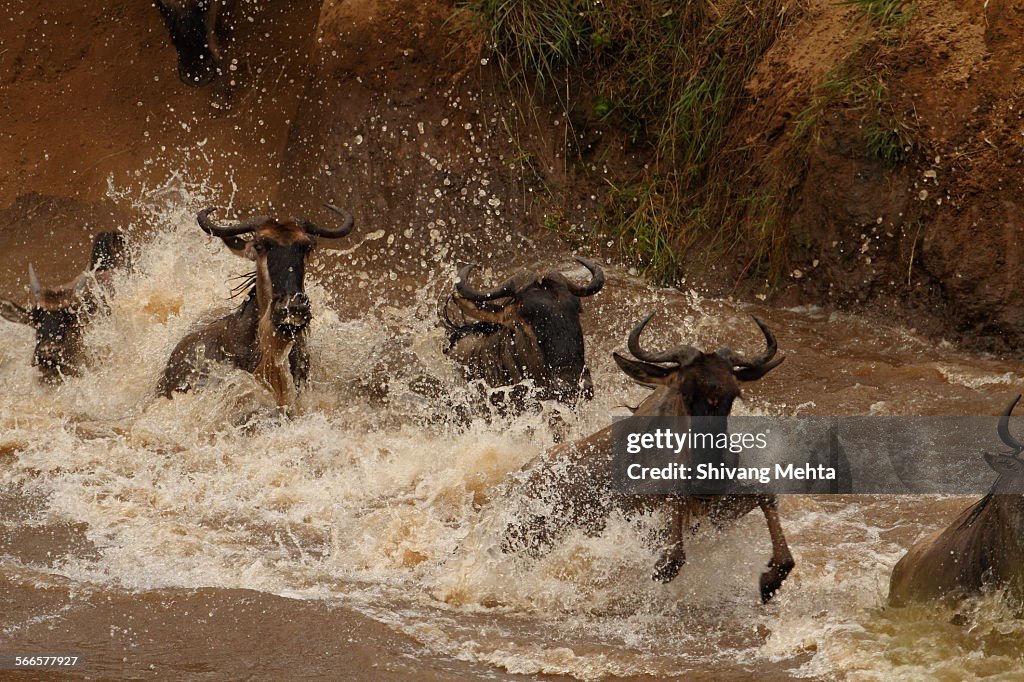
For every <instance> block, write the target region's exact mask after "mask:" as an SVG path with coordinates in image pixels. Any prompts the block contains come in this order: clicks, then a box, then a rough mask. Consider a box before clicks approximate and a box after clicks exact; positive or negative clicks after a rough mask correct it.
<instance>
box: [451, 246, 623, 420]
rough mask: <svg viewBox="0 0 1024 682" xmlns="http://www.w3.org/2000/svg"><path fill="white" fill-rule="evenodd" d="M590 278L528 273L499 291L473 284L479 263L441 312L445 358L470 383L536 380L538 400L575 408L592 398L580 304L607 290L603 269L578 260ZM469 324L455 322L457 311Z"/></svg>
mask: <svg viewBox="0 0 1024 682" xmlns="http://www.w3.org/2000/svg"><path fill="white" fill-rule="evenodd" d="M576 260H577V261H578V262H580V263H581V264H583V266H584V267H586V268H587V269H588V270H589V271H590V274H591V277H590V282H589V283H587V284H585V285H583V286H580V285H577V284H573V283H572V282H570V281H569V280H568V279H566V277H565V275H563V274H562V273H560V272H557V271H554V270H552V271H550V272H548V273H546V274H544V275H542V276H538V275H537V274H536V273H533V272H530V271H528V270H522V271H520V272H518V273H517V274H516V275H514V276H512V277H510V278H508V279H507V280H505V282H504V283H503V284H501V285H500V286H497V287H495V288H493V289H487V290H479V289H476V288H474V287H473V286H471V285H470V283H469V273H470V272H471V271H472V269H473V267H474V266H473V265H467V266H465V267H464V268H462V269H461V270H460V271H459V279H458V282H457V283H456V284H455V291H456V293H454V294H452V295H451V296H450V297H449V298H448V300H447V301H446V303H445V305H444V306H443V307H442V310H441V322H442V324H443V325H444V327H445V329H446V331H447V332H448V347H447V348H446V349H445V353H446V354H447V355H449V356H451V357H452V358H454V359H455V360H456V362H457V363H458V364H459V366H460V368H461V369H462V372H463V374H464V376H465V377H466V378H467V379H469V380H474V379H482V380H483V381H484V382H485V383H486V384H487V385H489V386H491V387H493V388H498V387H502V386H513V385H515V384H518V383H520V382H522V381H524V380H531V381H533V383H534V386H535V387H536V388H537V389H538V390H537V393H536V397H537V398H538V399H540V400H549V399H554V400H560V401H562V402H568V403H572V402H575V401H577V400H579V399H580V398H584V399H589V398H591V397H593V392H594V387H593V384H592V383H591V380H590V370H589V369H588V368H587V365H586V362H585V358H584V353H583V328H582V327H581V326H580V308H581V305H580V299H581V298H584V297H586V296H593V295H594V294H596V293H597V292H599V291H600V290H601V287H603V286H604V273H603V272H602V270H601V267H600V266H599V265H598V264H597V263H595V262H594V261H592V260H590V259H589V258H577V259H576ZM453 305H454V306H455V307H456V308H457V309H458V311H460V313H461V316H462V317H463V320H462V321H461V322H456V321H453V319H452V312H451V310H450V308H451V306H453Z"/></svg>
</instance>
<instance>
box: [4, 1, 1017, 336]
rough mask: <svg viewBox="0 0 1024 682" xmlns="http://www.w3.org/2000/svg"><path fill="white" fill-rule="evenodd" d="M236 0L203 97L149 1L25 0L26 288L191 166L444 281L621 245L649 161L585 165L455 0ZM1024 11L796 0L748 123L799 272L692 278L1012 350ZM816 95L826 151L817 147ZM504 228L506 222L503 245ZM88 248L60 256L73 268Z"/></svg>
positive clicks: (18, 163) (637, 156) (11, 287)
mask: <svg viewBox="0 0 1024 682" xmlns="http://www.w3.org/2000/svg"><path fill="white" fill-rule="evenodd" d="M240 7H241V11H240V13H239V15H238V20H237V21H236V22H235V23H236V28H235V30H234V32H233V36H234V46H235V51H234V53H233V58H234V59H236V60H237V63H236V64H234V69H235V70H233V71H231V75H230V78H229V79H225V81H222V82H221V83H220V84H217V85H215V86H212V87H207V88H200V89H196V88H189V87H186V86H184V85H183V84H182V83H180V82H179V81H178V79H177V76H176V73H175V69H174V67H175V54H174V50H173V48H172V47H171V45H170V41H169V40H168V38H167V35H166V32H165V29H164V26H163V24H162V22H161V20H160V17H159V14H158V13H157V12H156V11H155V9H154V8H152V7H149V6H148V5H147V4H146V3H133V2H122V3H117V2H115V3H105V5H104V6H103V7H102V8H92V9H89V10H87V11H82V10H80V9H77V10H74V11H73V10H70V9H47V8H41V7H37V6H34V5H31V4H30V3H25V2H20V1H19V2H16V3H15V8H14V11H12V12H11V19H12V21H11V23H10V25H8V26H7V27H5V37H4V38H3V41H4V43H3V49H0V68H2V69H3V72H4V74H5V83H4V86H5V90H6V92H7V93H9V94H8V96H6V97H5V98H4V100H3V102H2V103H0V115H2V117H3V120H4V122H5V126H4V133H3V135H2V136H0V152H2V154H3V157H4V158H5V159H10V160H11V161H10V162H9V163H7V164H5V166H4V168H3V169H2V170H0V203H2V204H3V206H4V207H6V211H5V216H4V217H5V221H4V225H5V226H6V227H5V229H4V233H5V235H6V236H0V238H2V239H4V240H5V242H4V243H5V244H6V245H7V246H8V247H9V249H8V251H7V253H8V256H7V257H6V258H5V262H4V264H3V266H4V267H5V268H9V269H8V270H7V272H8V275H9V276H7V277H5V279H4V285H3V286H4V287H5V289H4V291H5V292H7V293H13V292H14V291H15V290H20V287H22V286H23V285H24V281H23V280H24V275H23V273H24V272H25V267H26V265H27V261H26V259H25V258H24V257H22V256H20V255H19V251H18V248H17V244H18V243H22V244H23V243H24V241H25V239H26V236H27V235H35V234H38V230H39V229H42V228H40V227H39V225H42V224H43V223H46V224H47V225H48V226H49V228H48V229H49V230H55V231H56V232H55V233H54V234H55V235H57V236H58V237H59V238H60V240H61V241H62V242H66V244H67V248H69V249H77V248H79V247H80V246H81V245H82V244H84V243H85V242H86V240H87V238H88V234H90V233H91V232H95V231H96V230H99V229H107V228H109V227H111V226H113V225H122V226H125V225H135V226H136V227H137V228H139V229H141V230H145V229H148V228H149V227H150V226H148V225H146V224H145V222H146V218H145V217H144V216H139V215H137V214H136V215H132V214H131V212H130V211H127V212H126V211H125V208H124V206H123V202H122V205H121V206H118V202H117V201H116V200H112V199H111V196H110V195H111V187H116V190H117V191H118V192H121V193H128V194H132V193H138V192H140V191H143V190H152V189H154V188H156V187H159V186H160V185H161V183H163V182H165V181H166V180H167V179H168V178H170V177H172V176H174V175H175V174H177V175H178V176H181V177H184V178H202V180H203V183H204V184H205V185H206V186H207V187H208V188H212V191H210V190H209V189H208V190H207V192H208V194H209V199H210V200H211V201H216V202H219V203H222V204H225V205H228V204H230V205H231V206H232V207H233V208H236V209H238V211H239V212H240V213H245V212H246V211H250V210H264V209H265V208H266V207H268V206H274V207H277V208H279V209H280V210H282V211H285V212H315V211H316V207H317V205H318V203H319V201H321V200H323V199H333V200H335V201H339V202H343V203H347V205H348V206H349V207H350V208H351V210H352V211H353V212H354V213H355V214H356V215H357V216H358V217H359V218H360V223H361V226H362V227H364V228H366V234H369V235H371V237H373V236H375V235H376V234H378V232H379V231H380V230H384V231H385V232H386V235H387V236H383V233H381V235H382V236H381V238H382V239H384V240H385V241H386V243H385V244H383V246H385V247H386V248H384V249H376V250H375V251H376V252H375V253H374V254H373V259H374V260H375V261H376V262H377V263H378V264H381V265H383V264H385V263H386V264H387V266H388V268H387V272H386V273H385V274H387V275H388V276H389V277H390V276H391V275H392V274H394V276H395V277H396V278H397V277H399V276H404V275H405V274H408V275H410V276H412V275H418V276H425V275H426V274H427V273H429V272H431V271H432V270H434V269H435V268H436V267H437V263H438V262H439V254H440V260H445V259H448V258H449V257H454V256H455V255H456V254H458V255H460V256H461V258H462V259H464V260H480V259H487V258H488V257H492V258H494V257H499V258H501V259H507V258H513V259H515V258H517V257H518V258H519V259H520V260H529V257H528V256H529V254H530V253H536V252H537V249H538V248H541V249H542V248H543V245H544V244H556V245H568V246H571V245H572V244H573V243H580V242H583V243H586V245H587V248H588V249H590V250H592V251H594V250H597V251H602V250H604V251H605V253H606V254H610V253H612V252H613V251H614V250H613V249H609V248H608V246H609V244H608V243H607V242H605V241H603V240H602V239H600V238H595V237H594V235H593V231H594V230H595V226H596V225H597V222H598V220H597V218H598V215H599V213H600V209H601V207H602V205H603V204H604V201H605V197H606V195H607V191H608V187H609V183H612V184H617V183H619V184H621V183H624V182H626V181H627V180H628V179H629V178H630V177H634V176H635V174H636V172H638V170H639V169H641V168H642V167H643V164H644V162H645V161H646V160H647V159H646V156H645V154H646V152H645V151H644V149H643V148H642V146H639V147H638V146H634V145H631V144H630V143H629V141H628V140H627V139H626V137H625V136H624V135H623V134H621V133H617V132H616V131H615V130H614V129H608V127H607V126H603V125H602V126H595V127H592V128H588V129H586V130H585V131H584V132H583V134H584V135H586V136H589V138H588V139H587V140H586V141H585V142H586V145H587V150H588V154H589V155H590V158H591V159H594V158H596V159H600V162H598V163H592V162H581V161H580V159H579V157H578V152H579V150H580V146H579V144H576V143H575V141H574V140H573V139H572V137H573V136H574V135H579V134H581V130H582V129H583V128H582V127H581V125H580V123H579V121H575V122H572V121H570V120H569V118H570V117H566V116H564V115H563V114H562V112H561V110H560V107H559V106H558V105H557V103H554V100H553V99H552V103H545V102H544V101H543V98H541V99H540V100H535V101H533V102H530V103H524V102H523V101H522V98H521V96H520V95H515V94H511V93H510V92H509V91H508V89H507V88H505V87H504V86H503V85H502V82H501V81H502V79H501V74H500V72H499V70H498V69H497V68H496V66H495V60H494V59H492V58H490V53H489V49H488V48H487V47H486V46H485V45H484V44H483V42H482V39H481V38H480V37H479V34H477V33H474V31H473V30H471V28H469V27H467V26H466V25H465V24H464V23H460V22H459V21H451V20H450V18H451V16H452V12H453V10H454V7H453V6H452V5H451V4H450V3H447V2H411V1H409V2H400V3H397V4H394V3H392V4H388V5H387V6H384V5H382V4H381V3H375V2H358V3H339V2H327V3H317V2H313V1H312V0H311V1H310V2H300V3H275V2H271V3H245V2H243V3H240ZM1022 21H1024V20H1022V18H1021V13H1020V11H1019V8H1016V7H1015V6H1013V4H1012V3H987V4H986V3H980V2H979V3H971V4H968V5H962V6H957V7H955V8H952V7H947V6H946V4H945V3H941V2H920V3H917V4H916V6H915V10H914V13H913V15H912V18H911V20H910V22H909V23H908V25H907V26H906V27H905V28H901V29H900V30H899V31H898V33H893V34H885V35H882V36H881V37H880V36H879V31H878V29H877V28H874V27H872V25H871V24H870V22H867V21H865V20H863V19H859V18H858V17H857V15H856V11H855V9H854V8H849V7H844V8H837V7H836V6H835V5H833V4H832V3H826V2H816V1H814V2H808V3H805V4H802V5H800V6H799V7H796V8H794V9H793V10H791V11H790V12H789V14H788V15H787V16H786V17H785V22H784V26H783V29H782V31H781V32H780V33H779V36H778V39H777V40H776V43H775V44H774V45H773V46H772V48H770V49H769V50H768V52H767V53H766V54H765V56H764V58H763V59H762V62H761V64H760V66H759V68H758V69H757V70H756V72H755V74H754V76H753V77H752V78H751V80H750V82H749V84H748V92H749V94H750V95H751V102H750V103H749V105H748V107H747V109H746V110H744V111H741V112H740V113H739V114H738V116H737V120H736V122H735V125H734V128H735V130H734V132H733V135H732V137H733V138H734V139H740V138H742V139H744V140H749V141H752V142H753V145H754V148H755V152H754V153H755V157H756V160H757V161H758V163H759V166H760V167H763V168H768V169H769V170H768V171H767V172H766V173H765V174H763V175H764V177H762V180H763V181H764V182H765V183H771V184H773V185H775V186H781V187H784V188H785V192H786V195H787V198H786V201H785V203H784V214H783V215H782V217H781V220H782V221H783V222H784V223H785V225H786V229H787V233H788V239H789V243H790V247H789V249H788V252H787V258H788V261H787V263H786V267H785V272H784V276H783V277H782V280H781V282H776V285H768V284H767V283H766V282H765V281H762V280H758V279H757V277H754V278H753V279H747V280H745V281H741V282H740V283H739V286H738V287H737V282H736V280H735V277H737V276H739V275H740V274H741V272H742V271H743V263H744V262H745V261H744V259H745V258H746V254H745V253H744V252H743V249H742V248H741V249H739V250H738V251H737V252H736V253H735V254H734V256H733V258H734V260H735V262H734V263H732V262H723V263H720V264H718V267H715V268H714V269H712V270H707V269H706V268H703V267H702V268H700V269H695V270H693V271H692V272H691V274H690V276H689V278H688V282H689V283H690V285H694V284H697V285H702V286H705V287H706V288H707V289H708V290H709V291H712V292H719V293H724V292H737V291H738V292H741V294H742V295H745V296H750V297H752V296H754V295H755V294H756V295H758V297H759V298H761V297H767V298H768V300H774V301H777V302H780V303H789V304H792V303H815V304H824V305H830V306H837V307H839V308H844V309H851V310H859V311H876V312H878V313H880V314H882V315H884V316H886V317H892V316H896V317H899V318H902V319H904V320H905V321H907V322H908V323H909V324H911V325H913V326H915V327H916V328H918V329H921V330H924V331H926V332H928V333H931V334H934V335H938V336H944V337H950V338H955V339H957V340H959V341H960V342H962V343H963V344H965V345H967V346H970V347H979V348H986V349H991V350H1002V351H1012V350H1013V349H1016V348H1017V347H1018V346H1019V345H1020V342H1019V340H1018V339H1019V338H1024V335H1022V334H1021V332H1024V313H1022V312H1021V310H1024V306H1021V305H1020V303H1021V302H1022V301H1021V298H1022V297H1024V289H1022V287H1021V285H1020V284H1019V283H1018V281H1019V278H1018V277H1016V276H1015V272H1014V266H1015V264H1016V263H1017V262H1018V261H1019V260H1020V257H1021V248H1022V245H1021V241H1020V231H1021V229H1022V228H1021V224H1020V218H1019V213H1020V211H1019V208H1020V206H1021V203H1022V201H1024V188H1022V181H1024V175H1022V173H1024V171H1022V168H1024V166H1022V165H1021V164H1022V155H1024V152H1022V144H1024V135H1022V134H1021V129H1022V125H1024V123H1022V118H1021V117H1022V115H1024V114H1022V109H1021V105H1020V104H1019V100H1020V94H1021V88H1022V84H1021V75H1020V73H1021V71H1020V61H1021V58H1020V56H1019V55H1020V54H1021V53H1022V50H1020V49H1019V48H1020V45H1019V36H1020V35H1021V29H1022V28H1024V27H1022V26H1021V23H1022ZM69 36H70V37H69ZM865 46H866V47H865ZM851 55H854V56H855V58H851ZM848 64H854V66H855V67H856V68H857V69H859V71H858V73H867V74H870V75H871V76H872V77H873V78H877V79H878V81H879V82H880V83H882V85H883V89H884V94H883V95H881V96H880V98H879V100H878V101H877V102H873V103H872V106H875V105H877V106H878V107H879V110H880V111H881V110H883V109H884V111H886V112H887V116H888V118H886V120H885V123H887V124H892V125H893V126H894V127H896V128H898V129H899V132H900V134H901V136H902V137H900V138H899V140H900V141H901V142H906V143H907V149H906V153H905V154H901V158H900V160H899V161H898V163H889V162H886V161H885V160H882V159H879V158H878V157H877V156H875V155H872V154H871V153H870V151H869V150H867V149H866V147H865V142H864V139H865V127H866V126H867V124H866V122H865V121H866V119H865V116H864V110H865V105H864V104H863V102H859V101H858V100H857V99H856V97H855V96H854V95H851V94H849V93H845V94H844V95H842V96H839V97H836V98H835V99H834V101H828V102H825V103H824V104H823V103H822V102H821V92H822V87H823V83H828V82H829V79H835V75H836V73H838V72H840V71H841V70H842V69H843V68H846V67H847V65H848ZM815 106H818V107H819V108H820V111H816V115H817V118H816V122H815V128H814V131H813V132H814V135H813V138H814V141H813V142H812V143H809V144H808V143H807V142H806V141H805V142H803V143H802V144H799V145H798V144H796V143H795V142H794V133H795V129H796V128H797V126H798V125H802V123H801V121H802V120H803V119H806V117H807V111H808V110H809V109H814V107H815ZM528 107H532V108H528ZM527 110H529V111H530V112H531V113H530V115H529V116H526V117H524V116H523V115H522V112H523V111H527ZM595 130H596V131H597V133H596V136H594V131H595ZM423 211H426V212H428V213H429V214H430V215H431V217H432V218H433V219H432V220H430V221H428V223H427V224H426V225H423V224H421V223H420V222H419V220H418V216H419V215H421V213H422V212H423ZM484 232H486V233H487V234H489V235H492V236H493V237H494V238H488V239H487V240H485V241H486V243H487V247H486V248H484V247H481V246H480V244H481V243H482V241H481V240H479V239H477V237H478V236H479V235H480V234H482V233H484ZM378 246H380V245H378ZM11 248H13V250H11ZM62 253H63V251H62ZM363 257H364V256H363V254H362V253H356V254H354V255H353V256H352V258H353V259H355V260H354V261H353V262H362V261H361V260H360V259H362V258H363ZM73 260H74V259H73V257H71V256H68V257H66V258H65V257H64V256H58V257H55V258H54V260H53V261H52V263H46V264H43V265H41V266H40V270H41V271H42V274H43V276H44V278H47V277H49V276H51V272H50V271H51V270H52V271H53V272H52V276H55V277H56V276H60V275H62V274H64V273H65V272H66V271H67V269H68V268H73V265H72V262H71V261H73ZM401 294H402V292H401V291H399V292H398V295H401Z"/></svg>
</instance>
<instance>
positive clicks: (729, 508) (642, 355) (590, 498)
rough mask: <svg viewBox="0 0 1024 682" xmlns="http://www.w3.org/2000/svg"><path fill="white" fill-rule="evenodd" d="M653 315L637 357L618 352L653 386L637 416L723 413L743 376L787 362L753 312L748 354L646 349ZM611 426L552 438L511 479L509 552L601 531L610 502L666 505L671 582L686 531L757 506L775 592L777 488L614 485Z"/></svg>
mask: <svg viewBox="0 0 1024 682" xmlns="http://www.w3.org/2000/svg"><path fill="white" fill-rule="evenodd" d="M652 317H653V314H652V315H650V316H648V317H647V318H646V319H645V320H643V321H642V322H641V323H640V324H639V325H637V327H636V328H635V329H634V330H633V331H632V332H631V333H630V335H629V342H628V347H629V351H630V353H632V354H633V357H634V358H635V359H632V358H627V357H624V356H621V355H619V354H618V353H615V354H613V355H614V358H615V362H616V363H617V364H618V365H619V368H620V369H622V371H623V372H625V373H626V374H627V375H629V377H631V378H632V379H633V380H634V381H636V382H637V383H640V384H642V385H644V386H647V387H649V388H653V389H654V392H653V393H651V395H649V396H648V397H647V399H645V400H644V401H643V402H642V403H640V405H639V406H638V407H637V408H636V409H635V410H634V411H633V414H634V415H635V416H637V417H720V418H722V417H726V416H727V415H728V414H729V412H730V411H731V409H732V404H733V401H734V400H735V399H736V398H738V397H739V396H740V386H739V382H741V381H754V380H756V379H760V378H761V377H762V376H764V375H765V374H767V373H768V372H769V371H771V370H772V369H774V368H775V367H777V366H778V365H779V363H780V362H782V360H783V358H781V357H780V358H778V359H776V360H772V358H773V357H774V356H775V354H776V351H777V344H776V341H775V337H774V336H773V335H772V333H771V331H770V330H769V329H768V327H766V326H765V325H764V324H762V323H761V322H760V320H758V319H757V318H754V321H755V322H757V325H758V327H760V328H761V332H762V333H763V334H764V337H765V341H766V344H767V347H766V348H765V351H764V352H763V353H762V354H760V355H758V356H756V357H753V358H750V359H747V358H744V357H743V356H741V355H739V354H737V353H734V352H733V351H732V350H730V349H728V348H722V349H721V350H719V351H717V352H715V353H703V352H701V351H699V350H697V349H696V348H694V347H692V346H679V347H678V348H675V349H671V350H667V351H662V352H657V353H654V352H648V351H646V350H644V349H643V348H642V347H641V345H640V335H641V333H642V332H643V330H644V328H645V327H646V326H647V323H648V322H649V321H650V320H651V318H652ZM613 456H614V453H613V439H612V427H611V426H608V427H606V428H604V429H602V430H601V431H598V432H597V433H595V434H593V435H591V436H589V437H588V438H585V439H583V440H580V441H577V442H575V443H567V444H564V445H559V446H556V447H555V448H552V449H551V450H548V451H547V452H546V453H544V454H542V455H540V456H539V457H538V458H536V459H534V460H533V461H532V462H530V463H528V464H527V465H526V466H525V467H524V468H523V470H522V471H521V472H520V473H519V474H518V475H517V477H516V478H515V479H513V481H512V483H511V490H510V491H509V492H510V493H511V494H510V496H509V498H508V499H510V500H512V501H513V505H514V506H513V514H514V515H515V516H516V517H517V518H516V520H515V521H513V522H511V523H509V524H508V525H507V526H506V528H505V537H504V541H503V548H504V549H505V551H514V550H517V549H525V550H526V551H528V552H530V553H533V554H536V553H538V552H542V551H545V550H546V549H547V548H549V547H550V546H551V545H552V543H554V542H555V541H556V540H557V539H558V538H559V537H561V536H562V535H563V534H564V533H565V532H566V531H567V530H569V529H570V528H571V527H579V528H583V529H584V530H585V531H587V532H590V533H598V532H600V531H601V530H602V529H603V528H604V526H605V523H606V520H607V518H608V516H609V514H611V513H612V512H613V511H614V510H620V511H622V512H623V513H626V514H635V513H638V512H642V511H645V510H650V509H654V508H657V507H658V506H661V505H667V507H668V509H669V512H670V523H669V529H668V543H667V545H666V546H665V548H664V549H663V551H662V554H661V558H660V559H659V561H658V563H657V565H656V566H655V569H654V574H653V578H654V579H655V580H659V581H661V582H669V581H671V580H672V579H673V578H675V577H676V575H677V574H678V573H679V570H680V568H681V567H682V565H683V564H684V563H685V561H686V555H685V553H684V551H683V536H684V531H685V530H687V529H692V528H695V527H696V525H697V524H699V523H700V521H701V520H703V519H707V520H709V521H710V522H712V523H713V524H715V525H724V524H726V523H728V522H730V521H733V520H735V519H738V518H740V517H742V516H744V515H746V514H747V513H748V512H750V511H752V510H753V509H754V508H755V507H760V508H761V511H762V512H763V513H764V516H765V519H766V520H767V523H768V532H769V534H770V536H771V541H772V556H771V560H770V561H769V562H768V570H767V571H765V572H764V573H762V575H761V578H760V589H761V599H762V601H764V602H767V601H768V600H769V599H771V598H772V596H773V595H774V594H775V593H776V591H777V590H778V589H779V587H780V586H781V585H782V582H783V581H784V580H785V579H786V576H787V575H788V574H789V572H790V571H791V570H792V568H793V565H794V562H793V557H792V555H791V554H790V552H789V547H788V546H787V544H786V538H785V536H784V534H783V532H782V525H781V523H780V521H779V515H778V509H777V503H776V499H775V496H774V495H762V494H730V495H683V494H679V495H669V496H663V495H648V494H627V493H623V492H620V491H618V490H617V489H616V488H615V486H614V481H613Z"/></svg>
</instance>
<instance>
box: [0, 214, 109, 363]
mask: <svg viewBox="0 0 1024 682" xmlns="http://www.w3.org/2000/svg"><path fill="white" fill-rule="evenodd" d="M126 262H127V250H126V248H125V243H124V237H123V236H122V235H121V234H120V233H119V232H101V233H99V234H98V235H96V238H95V239H94V240H93V244H92V256H91V257H90V261H89V269H88V270H87V271H86V272H83V273H82V274H80V275H79V276H78V277H76V278H75V279H74V280H72V281H71V282H69V283H67V284H64V285H62V286H59V287H53V288H51V287H44V286H43V285H42V284H41V283H40V282H39V277H38V276H37V275H36V272H35V269H34V268H33V267H32V266H31V265H29V267H28V279H29V289H30V290H31V293H32V304H31V305H30V306H28V307H23V306H20V305H17V304H15V303H12V302H10V301H0V316H2V317H4V318H5V319H7V320H10V321H11V322H18V323H21V324H27V325H31V326H32V328H33V329H34V330H35V333H36V343H35V350H34V351H33V364H34V365H35V366H37V367H38V368H39V372H40V373H41V374H42V379H43V381H45V382H47V383H59V382H60V381H61V380H62V379H63V378H64V377H66V376H78V374H79V373H80V369H81V367H80V365H81V355H82V352H83V335H84V331H85V327H86V324H87V323H88V321H89V319H90V317H91V316H92V315H93V313H95V312H96V311H97V310H98V309H99V306H100V299H99V297H97V295H96V292H95V291H93V290H92V287H93V285H94V284H95V282H97V281H98V280H99V279H101V278H102V277H103V276H104V274H103V273H106V272H108V271H110V270H112V269H113V268H115V267H119V266H121V265H124V264H125V263H126Z"/></svg>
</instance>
